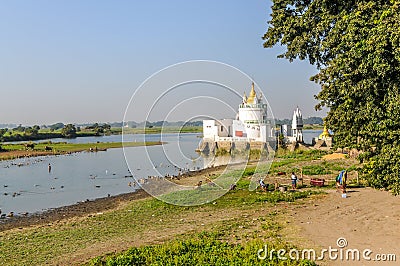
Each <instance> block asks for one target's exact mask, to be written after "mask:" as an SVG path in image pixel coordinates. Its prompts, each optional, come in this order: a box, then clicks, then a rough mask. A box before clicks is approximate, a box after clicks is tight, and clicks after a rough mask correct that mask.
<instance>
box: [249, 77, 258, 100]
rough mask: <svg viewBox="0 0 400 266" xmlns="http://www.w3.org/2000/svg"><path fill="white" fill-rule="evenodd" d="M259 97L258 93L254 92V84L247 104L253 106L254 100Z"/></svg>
mask: <svg viewBox="0 0 400 266" xmlns="http://www.w3.org/2000/svg"><path fill="white" fill-rule="evenodd" d="M256 97H257V94H256V91H255V90H254V82H252V83H251V91H250V94H249V98H247V103H248V104H253V103H254V99H255V98H256Z"/></svg>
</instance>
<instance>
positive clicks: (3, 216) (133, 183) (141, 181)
mask: <svg viewBox="0 0 400 266" xmlns="http://www.w3.org/2000/svg"><path fill="white" fill-rule="evenodd" d="M42 161H44V159H36V160H35V161H34V162H24V163H22V162H18V163H17V162H12V163H11V164H10V165H7V166H5V167H6V168H9V167H10V166H18V167H21V166H27V165H30V164H32V163H39V162H42ZM157 167H163V164H162V163H161V164H160V165H159V166H157V165H154V166H153V169H156V168H157ZM165 167H168V168H169V167H173V168H174V170H175V171H176V172H177V173H178V174H176V175H171V174H165V175H164V176H161V175H154V176H153V175H149V176H147V178H139V179H135V178H134V176H133V174H132V173H131V171H130V170H129V169H128V172H129V174H128V175H125V176H124V178H133V179H134V181H129V182H128V186H129V187H133V188H136V187H138V186H140V185H143V184H147V183H148V182H150V181H151V180H163V179H165V178H168V179H178V180H179V179H180V176H181V175H183V174H185V173H188V172H189V171H190V170H189V169H188V168H179V167H177V166H172V165H166V166H165ZM136 170H137V171H140V170H141V169H140V168H137V169H136ZM50 173H51V165H50V164H49V174H50ZM105 173H106V175H108V170H106V171H105ZM111 175H112V176H116V173H112V174H111ZM53 179H58V178H57V177H53ZM89 179H92V180H96V179H99V178H98V175H95V174H90V175H89ZM3 187H4V188H8V185H7V184H4V185H3ZM34 187H40V185H39V184H34ZM94 187H95V188H101V185H98V184H95V185H94ZM59 188H60V189H64V188H65V186H64V185H61V186H60V187H59ZM50 190H56V187H55V186H51V187H50ZM24 192H28V191H18V192H12V193H11V192H4V193H3V195H4V196H9V195H11V196H12V197H13V198H14V197H17V196H21V194H23V193H24ZM107 196H108V197H110V196H111V195H110V194H108V195H107ZM18 214H19V215H22V216H27V215H28V214H29V213H28V212H23V213H18ZM14 216H15V213H14V212H12V211H11V212H9V213H2V210H1V209H0V219H6V218H12V217H14Z"/></svg>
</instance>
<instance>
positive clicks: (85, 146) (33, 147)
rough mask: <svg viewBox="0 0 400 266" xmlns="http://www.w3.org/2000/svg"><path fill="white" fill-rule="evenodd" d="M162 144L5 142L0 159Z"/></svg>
mask: <svg viewBox="0 0 400 266" xmlns="http://www.w3.org/2000/svg"><path fill="white" fill-rule="evenodd" d="M153 145H162V142H161V141H147V142H124V143H122V142H99V143H66V142H56V143H53V142H51V141H47V142H42V143H35V144H33V143H30V144H28V145H27V144H4V145H2V146H1V147H2V151H0V160H12V159H16V158H23V157H36V156H47V155H62V154H70V153H75V152H83V151H88V152H97V151H105V150H107V149H114V148H122V147H139V146H153Z"/></svg>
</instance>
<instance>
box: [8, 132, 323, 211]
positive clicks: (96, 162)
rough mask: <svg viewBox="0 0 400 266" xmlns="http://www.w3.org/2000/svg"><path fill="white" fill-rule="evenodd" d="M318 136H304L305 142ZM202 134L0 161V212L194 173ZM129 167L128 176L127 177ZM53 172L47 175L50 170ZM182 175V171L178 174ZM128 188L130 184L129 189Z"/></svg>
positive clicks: (133, 138)
mask: <svg viewBox="0 0 400 266" xmlns="http://www.w3.org/2000/svg"><path fill="white" fill-rule="evenodd" d="M321 132H322V131H312V132H311V131H310V132H308V131H305V132H304V139H305V140H306V141H307V140H308V139H309V140H310V142H311V139H312V137H314V136H316V135H318V134H320V133H321ZM200 136H201V134H163V135H162V136H161V135H160V134H150V135H142V134H135V135H125V136H124V139H123V141H143V140H146V141H163V142H167V143H166V144H164V145H157V146H148V147H129V148H125V155H126V158H125V155H124V151H123V149H108V150H107V151H102V152H97V153H94V152H81V153H74V154H71V155H60V156H42V157H34V158H22V159H16V160H8V161H0V209H1V210H2V212H3V213H9V212H11V211H13V212H14V213H15V214H18V213H23V212H29V213H32V212H38V211H44V210H47V209H50V208H56V207H61V206H66V205H71V204H74V203H76V202H79V201H83V200H86V199H95V198H100V197H107V196H108V195H118V194H122V193H127V192H132V191H134V190H135V189H136V188H135V187H133V186H129V183H130V182H133V181H134V178H132V177H131V175H133V176H134V177H135V178H136V179H139V178H147V177H148V176H163V175H166V174H170V175H176V174H178V173H179V172H180V171H186V170H197V169H201V168H203V167H204V163H205V161H204V160H203V158H202V157H201V156H199V155H198V154H197V153H196V152H195V149H196V148H197V147H198V144H199V142H200V141H201V138H200ZM51 141H53V142H57V141H67V142H71V143H84V142H93V143H95V142H97V141H100V142H118V141H122V136H121V135H114V136H103V137H85V138H77V139H68V140H66V139H52V140H51ZM127 162H128V164H129V166H130V169H131V170H132V173H130V172H129V169H128V166H127ZM49 164H51V166H52V170H51V172H50V173H49V172H48V165H49ZM182 169H183V170H182ZM131 184H132V183H131Z"/></svg>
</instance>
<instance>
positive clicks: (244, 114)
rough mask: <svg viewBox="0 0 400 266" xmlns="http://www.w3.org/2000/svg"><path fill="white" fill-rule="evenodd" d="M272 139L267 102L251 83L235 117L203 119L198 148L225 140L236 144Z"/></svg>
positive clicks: (233, 144) (272, 129)
mask: <svg viewBox="0 0 400 266" xmlns="http://www.w3.org/2000/svg"><path fill="white" fill-rule="evenodd" d="M274 139H275V133H274V128H273V126H272V125H271V121H270V120H269V119H268V118H267V104H266V103H264V101H263V97H262V95H261V93H260V94H259V95H257V93H256V91H255V89H254V83H252V86H251V90H250V93H249V96H248V97H247V96H246V94H244V95H243V98H242V103H241V104H240V105H239V108H238V113H237V115H236V118H235V119H221V120H203V144H201V145H200V148H199V149H200V150H204V148H205V144H204V143H209V144H210V143H215V145H217V146H218V143H220V144H221V142H223V141H225V142H230V143H231V146H235V144H236V146H238V145H237V144H239V143H242V144H243V143H247V144H251V143H253V142H258V143H267V142H269V141H273V140H274ZM209 146H212V145H209Z"/></svg>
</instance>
